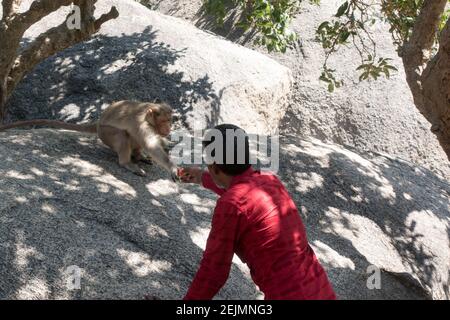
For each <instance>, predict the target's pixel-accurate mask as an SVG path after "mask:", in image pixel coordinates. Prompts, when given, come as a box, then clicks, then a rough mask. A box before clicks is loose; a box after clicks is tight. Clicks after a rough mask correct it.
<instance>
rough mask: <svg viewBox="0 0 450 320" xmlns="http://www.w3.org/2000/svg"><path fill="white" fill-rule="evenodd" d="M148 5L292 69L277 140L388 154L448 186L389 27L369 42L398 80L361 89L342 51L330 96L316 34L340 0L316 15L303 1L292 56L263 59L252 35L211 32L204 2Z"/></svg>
mask: <svg viewBox="0 0 450 320" xmlns="http://www.w3.org/2000/svg"><path fill="white" fill-rule="evenodd" d="M149 2H150V3H153V5H154V8H155V9H157V10H159V11H161V12H163V13H165V14H170V15H174V16H177V17H180V18H181V17H183V18H187V19H189V20H190V21H191V22H192V23H193V24H195V25H196V26H198V27H200V28H205V29H210V30H214V31H215V32H218V33H219V34H221V35H223V36H226V37H228V38H229V39H231V40H233V41H235V42H238V43H241V44H244V45H245V46H246V47H249V48H252V49H255V50H258V51H259V52H261V53H264V54H266V55H268V56H270V57H271V58H273V59H275V60H277V61H278V62H280V63H281V64H283V65H285V66H287V67H289V68H290V69H291V70H292V72H293V76H294V88H293V90H292V95H291V99H290V101H289V104H290V105H289V107H288V110H287V113H286V115H285V116H284V118H283V120H282V122H281V123H280V130H281V131H282V132H284V133H291V134H297V135H300V136H302V137H316V138H318V139H320V140H321V141H328V142H332V143H337V144H341V145H349V146H352V147H355V148H357V150H360V151H366V150H369V151H377V152H382V153H387V154H389V155H393V156H395V157H399V158H403V159H405V160H408V161H411V162H413V163H417V164H419V165H422V166H425V167H426V168H428V169H430V170H432V171H433V172H436V173H438V174H440V175H442V176H444V177H445V178H447V180H449V181H450V163H449V161H448V158H447V156H446V155H445V153H444V152H443V151H442V149H441V147H440V146H439V143H438V141H437V139H436V137H435V136H434V135H433V134H432V133H431V132H430V124H429V123H428V122H427V121H426V120H425V118H424V117H423V116H422V115H421V114H420V113H419V111H418V110H417V108H416V107H415V106H414V103H413V100H412V95H411V92H410V90H409V87H408V85H407V83H406V80H405V74H404V69H403V65H402V63H401V60H400V59H399V58H398V56H397V53H396V52H395V48H394V46H393V45H392V38H391V35H390V33H389V32H388V27H387V26H386V25H383V24H376V25H375V26H373V28H372V29H371V31H372V33H373V35H372V36H373V38H374V40H375V41H376V42H377V44H378V48H377V52H378V55H379V56H382V57H385V58H392V59H393V64H394V65H395V66H396V67H397V68H398V69H399V72H398V73H395V74H394V75H393V76H392V77H391V78H390V79H385V78H383V79H380V80H379V81H371V82H361V83H360V82H359V81H358V76H359V74H358V73H357V72H356V71H355V69H356V67H358V65H359V62H360V60H361V59H360V57H359V54H358V52H357V51H356V50H354V49H351V48H348V49H346V48H344V50H342V51H340V52H339V53H338V54H337V55H335V57H334V58H332V59H331V60H330V66H331V67H333V68H335V69H337V76H338V78H341V79H343V80H344V81H345V86H344V87H343V88H342V89H340V90H337V91H335V92H334V93H332V94H329V93H328V92H327V89H326V86H325V85H324V84H323V83H321V82H320V81H319V80H318V79H319V77H320V73H321V67H322V64H323V62H324V53H323V49H322V47H321V44H320V43H318V42H317V41H316V40H315V31H316V29H317V27H318V26H319V25H320V23H321V22H323V21H325V20H330V18H331V17H332V16H333V15H334V14H335V13H336V11H337V8H338V7H339V6H340V4H342V2H343V1H342V0H327V1H322V2H321V6H320V7H319V6H316V5H311V4H309V2H308V1H304V2H303V3H302V8H303V9H302V12H301V14H300V15H298V16H297V18H296V19H295V20H294V21H293V22H292V24H291V28H292V29H293V30H295V31H296V32H297V33H298V34H299V35H300V38H301V41H300V43H299V45H298V46H297V48H296V49H295V50H290V51H288V52H287V53H286V54H268V53H267V51H266V50H265V49H264V48H261V47H256V46H254V45H253V41H252V37H248V35H249V34H245V35H243V36H242V35H240V33H239V32H236V31H230V30H229V29H228V28H224V29H222V30H221V29H217V28H215V27H214V24H212V23H211V21H210V20H211V19H209V20H208V19H207V18H205V17H204V16H203V15H202V14H201V12H200V7H201V4H202V0H154V1H152V0H150V1H149ZM226 25H228V24H227V23H226ZM250 35H251V33H250ZM349 47H350V46H349Z"/></svg>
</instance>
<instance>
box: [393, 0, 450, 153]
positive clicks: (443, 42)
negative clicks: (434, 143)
mask: <svg viewBox="0 0 450 320" xmlns="http://www.w3.org/2000/svg"><path fill="white" fill-rule="evenodd" d="M446 3H447V0H426V1H425V2H424V5H423V8H422V10H421V13H420V15H419V17H418V19H417V21H416V23H415V25H414V30H413V33H412V35H411V38H410V40H409V41H408V43H406V44H405V46H404V47H403V48H402V49H403V50H402V51H401V56H402V59H403V65H404V67H405V72H406V80H407V82H408V85H409V87H410V89H411V92H412V95H413V98H414V104H415V105H416V107H417V108H418V109H419V111H420V113H421V114H422V115H423V116H424V117H425V118H426V119H427V121H428V122H429V123H430V124H431V131H432V132H433V133H434V134H435V135H436V137H437V139H438V141H439V144H440V145H441V147H442V149H443V150H444V152H445V153H446V154H447V157H448V159H449V160H450V20H449V21H447V24H446V26H445V28H444V30H443V31H442V32H441V34H440V38H439V39H438V40H439V51H438V52H437V53H436V54H435V55H434V56H433V57H432V58H431V59H430V56H431V51H432V48H433V44H434V41H435V36H436V30H437V28H438V24H439V21H440V18H441V15H442V14H443V12H444V10H445V6H446Z"/></svg>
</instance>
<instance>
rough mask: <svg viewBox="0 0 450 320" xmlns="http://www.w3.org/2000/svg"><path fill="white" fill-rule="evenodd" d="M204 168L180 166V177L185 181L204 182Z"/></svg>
mask: <svg viewBox="0 0 450 320" xmlns="http://www.w3.org/2000/svg"><path fill="white" fill-rule="evenodd" d="M202 174H203V170H202V169H201V168H199V167H187V168H180V169H179V173H178V178H179V179H180V180H181V182H184V183H196V184H201V183H202Z"/></svg>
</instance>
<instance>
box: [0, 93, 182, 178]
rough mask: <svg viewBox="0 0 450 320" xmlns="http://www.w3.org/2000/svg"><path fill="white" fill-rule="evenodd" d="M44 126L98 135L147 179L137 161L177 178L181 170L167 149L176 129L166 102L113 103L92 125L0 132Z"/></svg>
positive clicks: (17, 124)
mask: <svg viewBox="0 0 450 320" xmlns="http://www.w3.org/2000/svg"><path fill="white" fill-rule="evenodd" d="M34 125H43V126H48V127H52V128H60V129H67V130H74V131H79V132H87V133H97V135H98V137H99V138H100V140H102V142H103V143H104V144H105V145H107V146H108V147H110V148H111V149H112V150H114V151H115V152H116V153H117V155H118V156H119V164H120V165H121V166H123V167H124V168H126V169H128V170H130V171H131V172H133V173H135V174H137V175H140V176H145V175H146V173H145V171H144V170H142V169H141V168H140V167H139V166H138V165H137V164H136V162H138V161H144V162H145V161H147V162H149V161H150V158H149V157H151V159H152V160H154V161H155V162H156V163H157V164H158V165H160V166H161V167H163V168H164V169H166V170H167V171H169V172H170V174H171V176H172V179H174V180H176V179H177V177H178V176H177V168H176V166H175V165H174V164H173V162H172V161H171V160H170V157H169V155H168V152H167V151H166V148H167V146H168V144H169V142H168V140H167V139H166V137H167V136H168V135H169V134H170V130H171V127H172V108H171V107H170V106H169V105H167V104H165V103H148V102H134V101H119V102H116V103H113V104H112V105H110V106H109V107H108V108H106V109H105V111H104V112H103V113H102V115H101V116H100V120H99V121H98V122H96V123H90V124H72V123H66V122H63V121H56V120H45V119H37V120H29V121H19V122H15V123H12V124H8V125H4V126H0V131H2V130H6V129H11V128H17V127H24V126H34Z"/></svg>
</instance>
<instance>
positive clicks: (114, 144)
mask: <svg viewBox="0 0 450 320" xmlns="http://www.w3.org/2000/svg"><path fill="white" fill-rule="evenodd" d="M98 131H99V132H98V136H99V138H100V139H101V140H102V141H103V143H104V144H106V145H107V146H108V147H110V148H111V149H112V150H114V151H115V152H116V153H117V155H118V156H119V164H120V165H121V166H122V167H124V168H126V169H127V170H129V171H131V172H133V173H134V174H136V175H138V176H146V173H145V171H144V170H142V169H141V168H139V166H138V165H137V164H135V163H132V162H131V140H130V137H129V135H128V133H127V132H126V131H125V130H120V129H117V128H114V127H111V126H99V130H98Z"/></svg>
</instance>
